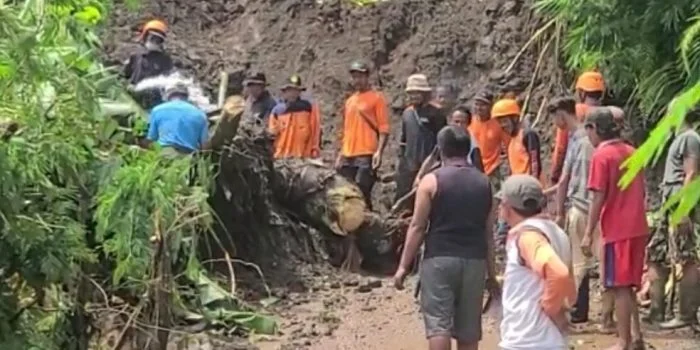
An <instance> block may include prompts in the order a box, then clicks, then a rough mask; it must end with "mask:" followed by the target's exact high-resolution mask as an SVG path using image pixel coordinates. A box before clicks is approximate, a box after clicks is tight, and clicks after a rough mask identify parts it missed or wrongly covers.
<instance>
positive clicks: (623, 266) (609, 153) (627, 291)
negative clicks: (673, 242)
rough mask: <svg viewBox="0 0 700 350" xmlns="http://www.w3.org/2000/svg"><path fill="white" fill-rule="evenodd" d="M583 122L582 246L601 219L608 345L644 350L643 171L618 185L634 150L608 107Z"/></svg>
mask: <svg viewBox="0 0 700 350" xmlns="http://www.w3.org/2000/svg"><path fill="white" fill-rule="evenodd" d="M584 127H585V128H586V132H587V133H588V137H589V139H590V141H591V143H592V144H593V146H595V147H596V149H595V151H594V152H593V156H592V158H591V165H590V173H589V177H588V186H587V187H588V190H589V191H591V193H592V196H593V198H592V200H591V204H590V208H589V217H588V224H587V225H586V231H585V233H584V236H583V239H582V242H581V249H582V250H583V253H584V254H586V255H587V256H592V253H591V242H592V236H593V232H594V230H595V228H596V227H597V226H598V224H599V223H600V233H601V238H602V242H603V247H602V249H603V251H602V254H601V255H602V263H603V276H601V279H602V281H603V285H604V287H605V288H606V293H613V294H614V296H615V307H616V310H615V311H616V316H617V331H618V334H619V338H618V339H619V341H618V344H617V345H615V346H614V347H612V348H611V349H610V350H627V349H633V350H637V349H643V348H644V342H643V341H642V334H641V330H640V325H639V312H638V310H637V303H636V298H635V294H634V289H635V288H639V287H640V286H641V282H642V271H643V269H644V253H645V249H646V242H647V236H648V235H649V227H648V226H647V221H646V213H645V198H644V197H645V193H644V192H645V191H644V175H643V174H642V173H640V174H637V176H636V177H635V178H634V180H633V181H632V183H631V184H630V185H629V186H628V187H627V188H626V189H621V188H620V187H619V186H618V182H619V181H620V178H621V177H622V175H623V174H624V170H621V169H620V166H621V165H622V163H623V162H624V161H625V160H626V159H627V158H629V156H630V155H631V154H632V153H633V152H634V151H635V149H634V147H632V146H630V145H629V144H627V143H625V142H624V141H623V140H622V139H621V138H620V131H621V130H620V125H619V123H616V122H615V118H614V116H613V114H612V111H610V109H609V108H603V107H601V108H597V109H596V110H594V111H592V112H591V113H590V114H588V116H587V119H586V121H585V124H584Z"/></svg>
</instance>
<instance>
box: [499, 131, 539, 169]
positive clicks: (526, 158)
mask: <svg viewBox="0 0 700 350" xmlns="http://www.w3.org/2000/svg"><path fill="white" fill-rule="evenodd" d="M507 151H508V152H507V153H508V165H509V166H510V171H511V174H512V175H517V174H527V175H532V176H534V177H536V178H537V179H539V180H540V181H541V180H542V179H540V175H541V173H542V171H541V168H542V166H541V164H542V163H541V161H540V139H539V137H538V136H537V133H536V132H535V131H533V130H531V129H528V128H525V129H521V130H520V131H519V132H518V134H517V135H515V136H514V137H512V138H511V139H510V142H509V143H508V150H507Z"/></svg>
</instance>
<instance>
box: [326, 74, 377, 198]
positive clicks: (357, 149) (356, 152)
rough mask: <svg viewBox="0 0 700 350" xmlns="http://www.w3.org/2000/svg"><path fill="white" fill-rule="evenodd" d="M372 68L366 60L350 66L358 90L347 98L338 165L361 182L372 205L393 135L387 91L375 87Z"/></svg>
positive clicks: (338, 168)
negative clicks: (376, 185)
mask: <svg viewBox="0 0 700 350" xmlns="http://www.w3.org/2000/svg"><path fill="white" fill-rule="evenodd" d="M369 72H370V70H369V66H367V65H366V64H365V63H362V62H354V63H353V64H352V66H351V67H350V74H351V75H352V80H353V85H354V86H355V92H354V93H353V94H352V95H350V97H348V99H347V100H346V101H345V107H344V111H343V125H342V126H341V128H340V137H339V138H340V143H341V147H340V152H338V157H337V158H336V162H335V167H336V169H337V170H338V172H339V173H340V174H341V175H343V176H345V177H347V178H348V179H350V180H352V181H355V182H356V183H357V185H358V186H359V187H360V190H361V191H362V193H363V194H364V195H365V201H366V202H367V206H368V207H369V208H371V207H372V198H371V194H372V187H374V182H375V181H376V179H375V172H376V170H377V169H378V168H379V166H380V165H381V164H382V154H383V152H384V147H385V146H386V140H387V137H388V135H389V111H388V108H387V103H386V99H385V98H384V94H382V93H381V92H379V91H377V90H374V89H373V88H372V85H371V84H370V82H369Z"/></svg>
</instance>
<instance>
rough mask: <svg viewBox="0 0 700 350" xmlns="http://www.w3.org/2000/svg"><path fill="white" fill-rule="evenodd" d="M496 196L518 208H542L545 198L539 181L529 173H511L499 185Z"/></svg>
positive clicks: (545, 201)
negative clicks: (499, 188)
mask: <svg viewBox="0 0 700 350" xmlns="http://www.w3.org/2000/svg"><path fill="white" fill-rule="evenodd" d="M496 198H497V199H498V200H501V201H505V202H507V203H508V204H509V205H510V206H511V207H513V208H516V209H519V210H532V209H542V208H544V207H545V206H546V205H547V198H546V197H545V195H544V190H543V189H542V185H541V184H540V182H539V181H537V179H536V178H535V177H533V176H530V175H523V174H518V175H511V176H509V177H508V178H507V179H506V180H505V181H504V182H503V184H502V185H501V190H500V191H498V193H496Z"/></svg>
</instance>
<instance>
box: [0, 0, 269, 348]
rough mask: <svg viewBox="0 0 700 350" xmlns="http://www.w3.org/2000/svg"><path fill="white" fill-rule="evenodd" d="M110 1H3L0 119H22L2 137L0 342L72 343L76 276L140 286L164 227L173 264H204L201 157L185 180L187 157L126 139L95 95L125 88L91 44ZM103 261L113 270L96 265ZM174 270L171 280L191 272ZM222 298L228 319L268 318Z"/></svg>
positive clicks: (204, 170) (205, 174)
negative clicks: (199, 256)
mask: <svg viewBox="0 0 700 350" xmlns="http://www.w3.org/2000/svg"><path fill="white" fill-rule="evenodd" d="M131 3H132V4H133V3H135V2H134V1H131ZM111 5H112V4H111V2H110V1H96V0H61V1H49V0H26V1H15V2H0V123H16V124H17V125H19V127H20V129H19V131H18V132H16V133H15V134H14V135H13V136H12V137H11V138H9V140H0V170H1V171H0V349H71V348H74V347H75V346H76V344H75V343H76V342H75V339H73V338H72V337H74V336H76V334H72V333H71V331H69V329H70V328H71V327H69V324H70V322H71V318H72V317H74V315H75V314H76V312H77V311H78V310H79V307H80V305H79V303H81V302H84V301H80V299H79V298H78V297H77V296H76V292H75V288H76V286H78V285H80V283H82V281H84V280H85V276H86V275H88V274H90V275H92V276H93V277H95V279H96V280H100V281H104V280H108V281H111V283H107V284H106V285H103V286H102V288H104V289H105V290H106V291H107V292H108V293H109V292H111V291H114V290H116V289H119V290H126V291H128V292H131V293H132V295H135V296H136V297H141V296H142V295H143V294H144V292H145V291H146V288H147V286H148V285H149V283H150V282H152V281H148V276H149V275H150V274H151V271H150V264H151V260H152V258H153V256H152V255H153V249H152V238H153V237H154V236H155V237H156V238H158V239H167V242H168V248H170V256H171V257H172V261H171V263H172V264H173V266H175V267H176V268H177V267H182V266H185V265H187V267H188V269H195V270H194V272H196V273H199V274H203V273H204V272H203V271H200V270H201V269H200V268H199V265H198V264H197V263H196V256H195V253H194V252H195V249H196V245H195V242H196V241H197V235H198V234H200V233H201V232H207V231H208V228H209V225H210V224H211V221H212V218H211V215H210V208H209V207H208V204H207V196H208V190H209V184H208V183H207V181H205V180H206V179H209V178H210V177H211V174H210V173H209V168H210V164H209V163H208V162H206V161H205V160H200V161H197V162H196V164H195V168H196V169H197V174H198V177H197V179H198V181H197V183H195V184H194V185H189V184H188V180H189V172H190V169H191V167H192V162H191V161H190V160H188V159H183V160H166V159H163V158H162V157H161V156H160V155H159V151H158V150H151V151H144V150H142V149H140V148H138V147H136V146H130V145H127V144H125V143H124V140H125V135H124V134H123V133H122V131H120V130H121V129H120V128H118V125H117V124H116V123H115V122H114V121H113V120H112V119H110V118H104V117H102V115H103V113H102V112H103V111H102V109H101V106H100V103H99V101H100V98H112V99H113V98H115V97H120V96H123V95H124V91H123V90H122V88H121V87H120V84H117V83H116V79H115V77H114V76H113V75H111V74H110V73H109V72H108V71H106V70H105V69H103V68H102V66H101V65H100V64H99V63H98V61H97V58H96V55H95V53H96V51H97V49H98V45H99V40H98V38H97V36H96V35H95V32H96V30H97V29H98V27H97V26H98V25H99V24H100V23H101V21H102V20H104V18H105V17H106V16H107V13H108V10H109V9H110V8H111ZM141 124H143V123H141ZM104 267H111V268H113V269H114V270H113V271H112V272H113V273H111V274H110V275H109V276H104V275H96V274H99V273H100V272H101V271H104V270H103V269H102V268H104ZM192 273H193V271H189V272H188V274H192ZM180 280H181V279H176V281H178V282H181V283H183V285H181V286H179V287H180V288H173V289H175V290H178V289H182V288H183V287H186V285H187V284H189V285H192V284H193V283H190V282H189V281H187V280H185V281H180ZM91 288H92V287H91ZM64 290H67V292H66V291H64ZM41 295H44V296H43V297H42V296H41ZM174 298H178V296H177V295H175V296H174ZM39 299H42V300H39ZM39 302H45V303H47V304H48V306H49V307H48V308H46V309H48V310H51V311H44V308H38V307H36V304H37V303H39ZM229 306H231V307H229V308H227V309H226V310H225V311H226V312H227V317H229V318H231V317H232V318H231V322H233V323H235V324H237V325H242V326H243V327H261V328H265V329H269V327H270V323H269V322H268V320H267V319H264V320H263V321H260V320H259V319H257V318H255V319H250V317H242V316H241V315H240V314H235V309H233V307H237V305H233V304H232V305H229ZM231 312H234V316H235V317H233V316H231V315H230V313H231ZM243 315H244V316H250V315H248V314H243ZM273 323H274V322H273Z"/></svg>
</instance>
